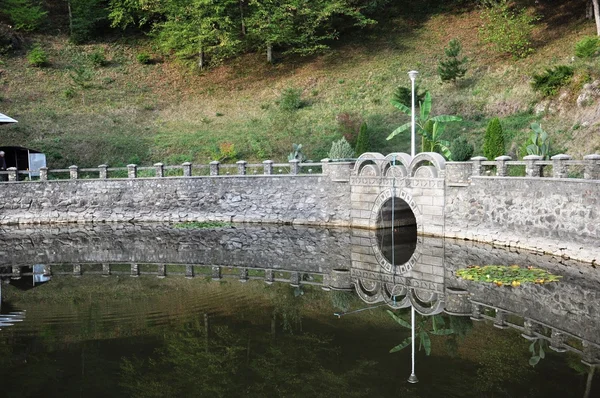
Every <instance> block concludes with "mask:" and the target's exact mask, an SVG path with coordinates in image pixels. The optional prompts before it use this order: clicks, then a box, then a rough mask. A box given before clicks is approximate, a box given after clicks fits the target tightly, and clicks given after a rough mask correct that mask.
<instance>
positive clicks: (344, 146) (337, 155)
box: [327, 137, 354, 159]
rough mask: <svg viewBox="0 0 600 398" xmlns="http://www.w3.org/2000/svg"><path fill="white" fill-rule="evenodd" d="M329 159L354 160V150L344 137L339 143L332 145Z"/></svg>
mask: <svg viewBox="0 0 600 398" xmlns="http://www.w3.org/2000/svg"><path fill="white" fill-rule="evenodd" d="M327 157H328V158H329V159H352V158H354V149H352V146H350V144H349V143H348V141H346V139H345V138H344V137H342V138H340V139H339V140H338V141H334V142H332V143H331V149H330V150H329V154H328V156H327Z"/></svg>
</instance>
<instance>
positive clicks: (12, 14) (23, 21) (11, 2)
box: [2, 0, 48, 32]
mask: <svg viewBox="0 0 600 398" xmlns="http://www.w3.org/2000/svg"><path fill="white" fill-rule="evenodd" d="M2 3H3V4H2V6H3V7H2V8H3V9H2V11H3V12H4V13H5V14H6V15H8V17H9V18H10V20H11V21H12V23H13V25H14V28H15V29H16V30H22V31H25V32H31V31H34V30H36V29H37V28H39V27H40V25H41V24H42V22H44V19H45V18H46V14H48V11H44V10H43V9H42V7H41V6H40V4H39V3H40V2H39V1H32V0H4V1H3V2H2Z"/></svg>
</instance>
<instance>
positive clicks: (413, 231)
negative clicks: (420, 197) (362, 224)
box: [376, 197, 417, 265]
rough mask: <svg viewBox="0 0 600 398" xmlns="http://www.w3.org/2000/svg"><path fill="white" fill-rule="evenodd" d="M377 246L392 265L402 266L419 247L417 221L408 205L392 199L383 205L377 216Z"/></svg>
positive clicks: (398, 199)
mask: <svg viewBox="0 0 600 398" xmlns="http://www.w3.org/2000/svg"><path fill="white" fill-rule="evenodd" d="M376 235H377V244H378V245H379V249H380V250H381V253H382V254H383V256H384V257H385V258H386V260H387V261H389V262H390V264H392V265H402V264H404V263H406V262H408V260H410V257H411V256H412V255H413V253H414V252H415V249H416V247H417V219H416V218H415V215H414V213H413V212H412V210H411V209H410V206H409V205H408V203H406V202H405V201H404V200H402V199H400V198H395V197H394V198H390V199H388V200H387V201H385V202H384V203H383V205H382V206H381V209H380V211H379V215H378V216H377V231H376Z"/></svg>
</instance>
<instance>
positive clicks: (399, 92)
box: [392, 84, 426, 108]
mask: <svg viewBox="0 0 600 398" xmlns="http://www.w3.org/2000/svg"><path fill="white" fill-rule="evenodd" d="M425 93H426V91H420V89H419V85H418V84H415V106H419V104H420V103H421V102H423V100H424V99H425ZM392 101H398V102H399V103H401V104H402V105H404V106H407V107H409V108H410V107H412V92H411V88H410V87H403V86H398V87H397V88H396V90H394V94H392Z"/></svg>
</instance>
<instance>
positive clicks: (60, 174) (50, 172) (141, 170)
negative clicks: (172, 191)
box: [0, 160, 323, 182]
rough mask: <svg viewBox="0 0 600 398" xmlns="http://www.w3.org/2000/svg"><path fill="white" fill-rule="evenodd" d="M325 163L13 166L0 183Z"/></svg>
mask: <svg viewBox="0 0 600 398" xmlns="http://www.w3.org/2000/svg"><path fill="white" fill-rule="evenodd" d="M322 166H323V164H322V163H320V162H319V163H301V162H300V161H298V160H291V161H289V162H288V163H275V162H274V161H272V160H265V161H264V162H262V163H256V164H255V163H248V162H246V161H245V160H240V161H238V162H236V163H235V164H225V163H221V162H219V161H213V162H210V164H208V165H206V164H192V163H191V162H185V163H182V164H181V165H176V166H167V165H165V164H163V163H156V164H154V165H153V166H144V167H140V166H138V165H136V164H129V165H127V167H109V166H108V165H106V164H101V165H99V166H98V167H95V168H79V167H78V166H70V167H69V168H68V169H50V168H48V167H41V168H40V170H39V175H37V174H38V173H37V172H36V173H35V174H36V175H34V173H33V172H32V171H29V170H17V168H15V167H9V168H8V169H7V170H6V171H0V182H6V181H9V182H14V181H20V180H39V181H49V180H68V179H70V180H77V179H93V178H97V179H108V178H165V177H204V176H226V175H232V176H236V175H237V176H246V175H301V174H310V175H320V174H322V173H323V168H322Z"/></svg>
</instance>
